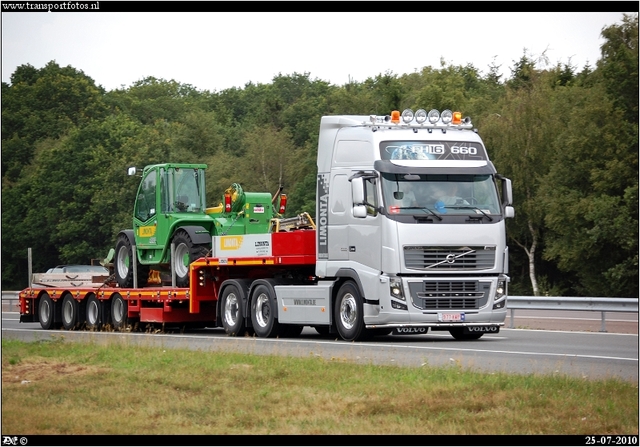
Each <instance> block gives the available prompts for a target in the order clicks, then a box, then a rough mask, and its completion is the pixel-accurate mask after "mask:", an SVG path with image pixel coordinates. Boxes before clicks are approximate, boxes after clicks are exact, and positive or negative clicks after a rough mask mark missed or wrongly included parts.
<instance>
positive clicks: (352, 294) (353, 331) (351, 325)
mask: <svg viewBox="0 0 640 447" xmlns="http://www.w3.org/2000/svg"><path fill="white" fill-rule="evenodd" d="M334 317H335V321H336V329H337V330H338V334H340V337H342V338H343V339H344V340H347V341H355V340H360V339H363V338H365V336H366V335H367V333H366V331H365V327H364V315H363V309H362V297H361V296H360V292H359V291H358V288H357V287H356V285H355V284H354V283H353V282H351V281H347V282H345V283H344V284H343V285H342V287H340V290H338V295H337V297H336V303H335V307H334Z"/></svg>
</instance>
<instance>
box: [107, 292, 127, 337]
mask: <svg viewBox="0 0 640 447" xmlns="http://www.w3.org/2000/svg"><path fill="white" fill-rule="evenodd" d="M128 312H129V303H128V302H127V300H125V299H124V298H122V295H120V294H119V293H114V294H113V298H111V324H112V326H113V330H114V331H123V330H125V329H126V328H127V326H128V325H129V316H128Z"/></svg>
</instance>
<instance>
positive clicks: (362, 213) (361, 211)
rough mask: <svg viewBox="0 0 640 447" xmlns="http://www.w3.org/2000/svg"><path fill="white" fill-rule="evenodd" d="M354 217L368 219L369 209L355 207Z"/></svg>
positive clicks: (362, 206)
mask: <svg viewBox="0 0 640 447" xmlns="http://www.w3.org/2000/svg"><path fill="white" fill-rule="evenodd" d="M353 217H360V218H365V217H367V207H366V206H365V205H354V206H353Z"/></svg>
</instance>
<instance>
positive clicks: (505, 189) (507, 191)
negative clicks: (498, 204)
mask: <svg viewBox="0 0 640 447" xmlns="http://www.w3.org/2000/svg"><path fill="white" fill-rule="evenodd" d="M502 196H503V197H502V200H503V202H504V204H505V205H512V204H513V192H512V191H511V180H510V179H508V178H505V179H502Z"/></svg>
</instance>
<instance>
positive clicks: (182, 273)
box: [171, 230, 209, 287]
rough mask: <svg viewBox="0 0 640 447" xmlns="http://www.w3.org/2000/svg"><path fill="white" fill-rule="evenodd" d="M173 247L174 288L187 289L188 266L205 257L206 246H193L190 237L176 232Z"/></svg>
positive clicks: (185, 233) (184, 232) (183, 232)
mask: <svg viewBox="0 0 640 447" xmlns="http://www.w3.org/2000/svg"><path fill="white" fill-rule="evenodd" d="M172 242H173V244H174V245H175V258H174V259H172V260H171V264H172V267H173V269H174V271H175V273H176V286H177V287H189V265H191V263H192V262H193V261H195V260H196V259H199V258H202V257H203V256H206V255H207V253H208V252H209V247H208V246H207V245H200V244H195V245H194V244H193V242H192V241H191V237H190V236H189V234H188V233H187V232H186V231H184V230H178V231H177V232H176V234H175V236H174V237H173V239H172Z"/></svg>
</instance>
